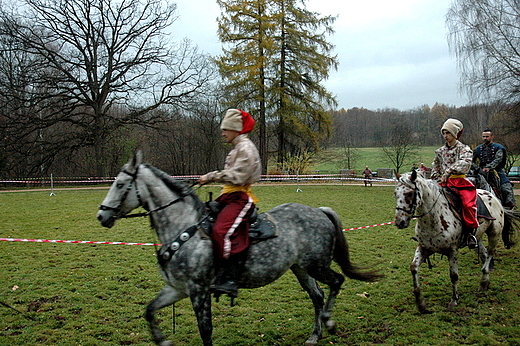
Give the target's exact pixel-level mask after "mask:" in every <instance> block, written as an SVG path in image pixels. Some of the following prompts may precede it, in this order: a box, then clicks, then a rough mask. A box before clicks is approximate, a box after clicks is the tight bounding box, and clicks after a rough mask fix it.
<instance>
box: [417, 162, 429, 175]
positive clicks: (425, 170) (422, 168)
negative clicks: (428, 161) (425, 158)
mask: <svg viewBox="0 0 520 346" xmlns="http://www.w3.org/2000/svg"><path fill="white" fill-rule="evenodd" d="M419 169H420V170H421V172H423V173H426V172H428V167H426V166H425V165H424V163H421V167H419Z"/></svg>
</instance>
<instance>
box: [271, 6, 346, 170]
mask: <svg viewBox="0 0 520 346" xmlns="http://www.w3.org/2000/svg"><path fill="white" fill-rule="evenodd" d="M298 3H301V5H302V6H303V7H299V6H298ZM274 4H275V5H276V11H275V12H276V13H275V14H274V18H275V22H276V23H277V32H278V37H277V43H278V44H277V48H278V50H279V51H278V56H277V57H275V59H274V61H273V63H275V64H278V69H277V75H276V78H275V80H274V88H273V89H272V92H273V97H274V99H275V100H276V103H277V107H276V109H275V111H274V113H273V117H274V118H275V119H276V120H277V121H278V162H280V163H281V162H282V161H283V158H284V156H285V155H287V154H289V155H296V154H300V153H301V152H302V151H303V152H305V151H314V150H316V149H318V146H319V143H320V142H321V141H322V140H323V139H324V138H325V137H326V136H328V135H330V131H331V124H332V118H331V112H330V110H331V108H332V107H334V106H335V105H336V100H335V99H334V97H333V96H332V95H331V94H330V93H329V92H328V91H327V90H326V89H325V87H324V86H323V85H322V84H321V82H322V81H323V80H325V79H326V78H328V76H329V70H330V69H331V68H337V65H338V63H337V60H336V57H335V56H331V53H332V50H333V48H334V47H333V45H331V44H330V43H328V42H327V41H326V35H327V34H332V33H334V30H333V29H332V24H333V23H334V21H335V20H336V17H331V16H326V17H323V18H320V17H319V14H318V13H315V12H310V11H308V10H307V9H305V8H304V1H300V0H276V1H274ZM276 59H279V61H276Z"/></svg>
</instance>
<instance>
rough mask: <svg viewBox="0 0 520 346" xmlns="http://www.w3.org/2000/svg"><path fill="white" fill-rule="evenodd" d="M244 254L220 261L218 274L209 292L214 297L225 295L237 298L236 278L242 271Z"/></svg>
mask: <svg viewBox="0 0 520 346" xmlns="http://www.w3.org/2000/svg"><path fill="white" fill-rule="evenodd" d="M245 255H246V253H245V252H243V253H239V254H236V255H233V256H230V257H229V258H228V259H224V260H221V262H220V273H219V275H218V276H217V280H216V282H215V285H214V286H212V287H211V291H212V292H213V293H215V294H216V295H221V294H227V295H228V296H230V297H231V298H236V297H238V278H239V276H240V272H241V271H242V266H243V264H244V261H245Z"/></svg>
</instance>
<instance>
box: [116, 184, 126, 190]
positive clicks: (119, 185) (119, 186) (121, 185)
mask: <svg viewBox="0 0 520 346" xmlns="http://www.w3.org/2000/svg"><path fill="white" fill-rule="evenodd" d="M116 186H117V188H118V189H121V188H122V187H123V186H125V184H123V183H117V185H116Z"/></svg>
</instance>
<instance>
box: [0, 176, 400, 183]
mask: <svg viewBox="0 0 520 346" xmlns="http://www.w3.org/2000/svg"><path fill="white" fill-rule="evenodd" d="M171 177H172V178H174V179H180V180H196V179H198V178H199V177H200V175H177V176H175V175H174V176H171ZM114 180H115V178H108V177H107V178H54V179H52V180H50V179H36V178H35V179H18V180H17V179H14V180H0V184H27V185H50V184H51V183H54V184H105V183H107V184H109V183H113V182H114ZM286 180H300V181H304V180H309V181H310V180H353V181H356V180H357V181H361V180H366V179H365V178H357V177H352V176H348V175H345V174H309V175H298V174H264V175H262V177H261V179H260V181H286ZM370 180H372V182H378V181H379V182H393V181H395V180H394V179H385V178H371V179H370Z"/></svg>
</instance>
